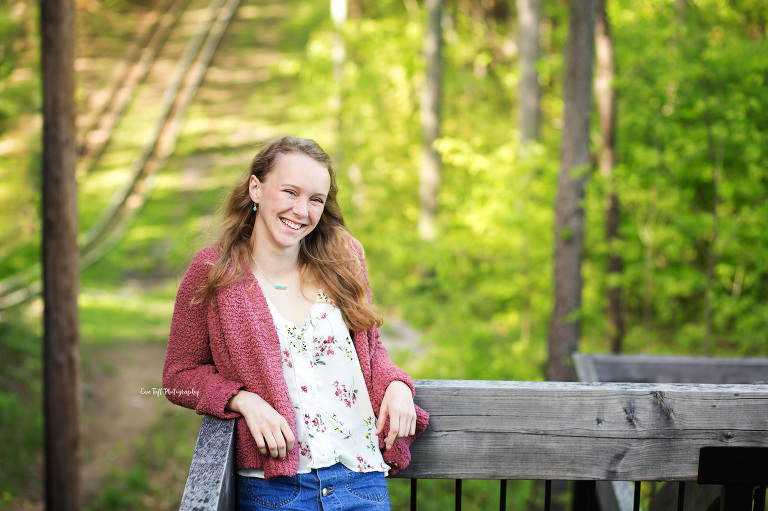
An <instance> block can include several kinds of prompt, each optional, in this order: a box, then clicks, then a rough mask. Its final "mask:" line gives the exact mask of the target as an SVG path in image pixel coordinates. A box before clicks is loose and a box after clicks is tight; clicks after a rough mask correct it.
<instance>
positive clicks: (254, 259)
mask: <svg viewBox="0 0 768 511" xmlns="http://www.w3.org/2000/svg"><path fill="white" fill-rule="evenodd" d="M250 256H251V259H253V262H254V263H255V264H256V268H258V269H259V271H260V272H261V274H262V275H264V277H266V279H267V280H268V281H269V283H270V284H272V285H273V286H275V289H279V290H280V291H285V290H286V289H288V286H290V285H291V282H293V277H295V276H296V272H298V271H299V267H298V266H296V269H295V270H293V274H292V275H291V280H289V281H288V283H287V284H286V285H284V286H278V285H277V284H275V283H274V282H273V281H272V279H270V278H269V275H267V274H266V273H265V272H264V270H262V269H261V266H259V263H257V262H256V258H255V257H253V253H251V254H250Z"/></svg>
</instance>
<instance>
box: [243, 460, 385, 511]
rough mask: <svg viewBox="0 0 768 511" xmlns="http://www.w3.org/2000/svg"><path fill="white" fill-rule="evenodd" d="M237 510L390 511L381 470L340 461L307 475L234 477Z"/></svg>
mask: <svg viewBox="0 0 768 511" xmlns="http://www.w3.org/2000/svg"><path fill="white" fill-rule="evenodd" d="M237 509H238V511H263V510H271V509H282V510H290V511H312V510H318V511H319V510H322V511H363V510H365V511H389V509H390V506H389V493H388V492H387V481H386V479H385V478H384V474H383V473H381V472H366V473H363V474H360V473H358V472H353V471H352V470H349V469H348V468H347V467H345V466H344V465H342V464H341V463H336V464H335V465H333V466H332V467H327V468H319V469H313V470H312V472H310V473H308V474H297V475H295V476H292V477H276V478H274V479H271V480H269V481H267V480H266V479H260V478H258V477H246V476H241V475H238V476H237Z"/></svg>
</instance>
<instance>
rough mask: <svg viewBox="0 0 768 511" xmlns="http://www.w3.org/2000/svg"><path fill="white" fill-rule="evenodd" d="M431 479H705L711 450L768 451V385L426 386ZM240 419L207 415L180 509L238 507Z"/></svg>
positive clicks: (421, 468) (424, 466)
mask: <svg viewBox="0 0 768 511" xmlns="http://www.w3.org/2000/svg"><path fill="white" fill-rule="evenodd" d="M416 387H417V390H416V402H417V404H419V405H420V406H422V407H423V408H424V409H426V410H427V411H428V412H429V413H430V417H431V418H430V424H429V427H428V428H427V430H426V431H425V432H424V434H423V435H422V436H421V437H420V438H419V439H418V440H416V442H414V444H413V446H412V448H411V452H412V453H413V460H412V462H411V465H410V466H409V467H408V468H407V469H406V470H404V471H402V472H401V473H399V474H397V475H396V476H394V477H403V478H428V479H455V478H458V479H555V480H606V481H678V480H690V481H693V480H696V477H697V473H698V462H699V451H700V449H701V448H702V447H706V446H743V447H768V385H765V384H761V385H702V384H637V383H563V382H499V381H459V380H419V381H417V382H416ZM234 499H235V486H234V421H232V420H230V421H222V420H220V419H216V418H214V417H209V416H206V417H205V418H204V419H203V424H202V425H201V427H200V435H199V437H198V442H197V445H196V447H195V455H194V458H193V460H192V466H191V468H190V474H189V478H188V480H187V485H186V488H185V490H184V497H183V500H182V506H181V509H182V510H190V511H191V510H193V509H194V510H202V509H216V510H220V509H221V510H225V509H226V510H229V509H233V507H234Z"/></svg>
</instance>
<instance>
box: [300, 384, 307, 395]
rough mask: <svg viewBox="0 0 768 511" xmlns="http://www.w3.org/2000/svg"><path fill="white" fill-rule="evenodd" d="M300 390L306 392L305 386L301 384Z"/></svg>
mask: <svg viewBox="0 0 768 511" xmlns="http://www.w3.org/2000/svg"><path fill="white" fill-rule="evenodd" d="M301 391H302V392H303V393H305V394H306V393H307V386H306V385H302V386H301Z"/></svg>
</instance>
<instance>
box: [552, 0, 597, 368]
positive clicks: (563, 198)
mask: <svg viewBox="0 0 768 511" xmlns="http://www.w3.org/2000/svg"><path fill="white" fill-rule="evenodd" d="M570 13H571V20H570V25H569V28H568V40H567V42H566V48H565V76H564V79H563V87H564V96H565V112H564V120H563V142H562V147H561V150H560V172H559V175H558V183H557V203H556V205H555V282H554V311H553V313H552V319H551V322H550V328H549V339H548V344H549V360H548V361H547V378H548V379H550V380H556V381H567V380H572V379H574V378H575V371H574V368H573V363H572V360H571V355H572V354H573V352H574V351H576V349H577V348H578V344H579V333H580V320H579V318H578V317H575V316H576V315H578V314H579V313H580V310H581V287H582V278H581V258H582V251H583V243H584V208H583V204H582V201H583V199H584V184H585V181H586V179H587V176H588V172H589V168H588V165H589V122H590V114H591V106H592V60H593V54H594V30H595V0H570Z"/></svg>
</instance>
